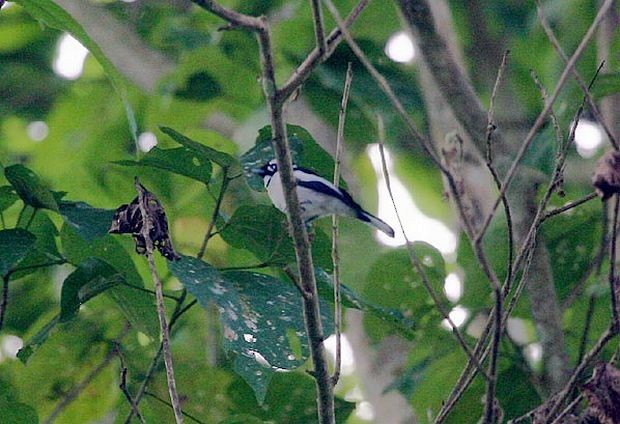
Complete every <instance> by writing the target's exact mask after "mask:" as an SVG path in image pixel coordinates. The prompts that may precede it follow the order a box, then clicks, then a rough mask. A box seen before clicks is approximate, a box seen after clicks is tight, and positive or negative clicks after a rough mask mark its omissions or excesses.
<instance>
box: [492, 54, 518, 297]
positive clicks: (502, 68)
mask: <svg viewBox="0 0 620 424" xmlns="http://www.w3.org/2000/svg"><path fill="white" fill-rule="evenodd" d="M509 54H510V50H506V51H505V52H504V56H502V62H501V64H500V65H499V69H498V70H497V78H496V79H495V85H494V86H493V92H492V94H491V101H490V102H489V112H488V117H487V120H488V122H487V152H486V153H487V154H486V165H487V168H489V172H491V176H492V177H493V181H495V186H496V187H497V189H498V190H501V188H502V182H501V179H500V178H499V174H498V173H497V170H496V169H495V166H494V165H493V149H492V147H493V146H492V143H491V141H492V140H493V132H494V131H495V130H496V128H497V125H496V124H495V120H494V116H493V115H494V109H495V97H496V96H497V91H498V89H499V85H500V83H501V81H502V77H503V75H504V71H505V70H506V65H507V63H508V55H509ZM502 203H503V205H504V214H505V215H506V228H507V233H508V235H507V236H508V259H507V266H506V270H507V275H506V281H511V280H512V261H513V259H514V232H513V228H512V213H511V211H510V205H509V204H508V199H507V198H506V195H505V194H504V195H503V196H502ZM507 291H510V285H509V284H508V285H507V287H506V289H505V290H504V292H507Z"/></svg>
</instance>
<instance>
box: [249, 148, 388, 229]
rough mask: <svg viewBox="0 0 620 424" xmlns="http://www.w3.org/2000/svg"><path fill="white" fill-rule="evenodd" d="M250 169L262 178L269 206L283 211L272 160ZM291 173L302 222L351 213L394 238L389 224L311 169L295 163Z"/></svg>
mask: <svg viewBox="0 0 620 424" xmlns="http://www.w3.org/2000/svg"><path fill="white" fill-rule="evenodd" d="M254 172H255V173H256V174H258V175H260V176H261V177H263V183H264V184H265V188H266V189H267V194H269V198H270V199H271V202H272V203H273V205H274V206H275V207H276V208H278V209H280V210H281V211H282V212H284V213H286V201H285V199H284V192H283V189H282V181H281V180H280V173H279V172H278V164H277V162H276V160H275V159H273V160H271V161H270V162H269V163H267V164H265V165H263V166H262V167H261V168H258V169H255V170H254ZM293 175H294V176H295V178H296V180H297V197H298V198H299V204H300V206H301V211H302V218H303V220H304V222H305V223H306V224H307V223H309V222H311V221H312V220H314V219H316V218H320V217H322V216H326V215H344V216H351V217H353V218H357V219H359V220H360V221H364V222H365V223H367V224H369V225H372V226H373V227H375V228H377V229H379V230H381V231H383V232H384V233H385V234H387V235H388V236H390V237H394V230H393V229H392V227H390V226H389V225H388V224H386V223H385V222H384V221H382V220H380V219H379V218H377V217H376V216H374V215H372V214H371V213H369V212H366V211H365V210H364V209H362V207H361V206H360V205H359V204H358V203H357V202H356V201H355V200H353V198H352V197H351V195H350V194H349V193H347V192H346V190H344V189H342V188H338V187H336V186H335V185H333V184H332V183H330V182H329V181H328V180H326V179H325V178H323V177H321V176H320V175H317V174H316V173H315V172H313V171H311V170H309V169H306V168H301V167H299V166H296V165H293Z"/></svg>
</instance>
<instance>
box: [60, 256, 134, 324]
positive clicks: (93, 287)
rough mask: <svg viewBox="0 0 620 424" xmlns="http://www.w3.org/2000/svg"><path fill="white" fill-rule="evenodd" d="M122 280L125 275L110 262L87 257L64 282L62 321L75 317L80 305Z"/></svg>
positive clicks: (61, 304) (61, 299) (61, 307)
mask: <svg viewBox="0 0 620 424" xmlns="http://www.w3.org/2000/svg"><path fill="white" fill-rule="evenodd" d="M121 281H124V280H123V277H122V276H121V275H120V274H119V273H118V271H116V270H115V269H114V268H112V267H111V266H110V265H109V264H107V263H105V262H104V261H102V260H101V259H97V258H88V259H86V260H85V261H84V262H82V263H81V264H79V265H78V267H77V269H76V270H75V271H73V272H72V273H71V274H69V276H68V277H67V278H66V279H65V281H64V282H63V283H62V290H61V292H60V322H61V323H64V322H67V321H69V320H71V319H73V318H75V317H76V316H77V314H78V311H79V310H80V305H82V304H83V303H86V302H87V301H88V300H89V299H92V298H93V297H95V296H96V295H98V294H99V293H102V292H104V291H105V290H107V289H109V288H111V287H113V286H114V285H116V284H119V283H120V282H121Z"/></svg>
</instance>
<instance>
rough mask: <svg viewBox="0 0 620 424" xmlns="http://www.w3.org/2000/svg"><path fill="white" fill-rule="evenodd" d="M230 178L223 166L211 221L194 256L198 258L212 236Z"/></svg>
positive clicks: (202, 254)
mask: <svg viewBox="0 0 620 424" xmlns="http://www.w3.org/2000/svg"><path fill="white" fill-rule="evenodd" d="M229 182H230V179H229V178H228V168H227V167H225V168H223V169H222V186H221V187H220V194H219V195H218V196H217V200H216V202H215V208H214V209H213V214H212V215H211V221H210V222H209V226H208V227H207V232H206V233H205V237H204V239H203V240H202V245H201V246H200V250H199V251H198V255H196V257H197V258H198V259H202V257H203V256H204V254H205V251H206V250H207V243H208V242H209V240H210V239H211V237H212V236H213V234H212V233H213V228H214V227H215V223H216V221H217V218H218V217H219V216H220V207H221V206H222V200H223V199H224V194H225V193H226V189H227V188H228V183H229Z"/></svg>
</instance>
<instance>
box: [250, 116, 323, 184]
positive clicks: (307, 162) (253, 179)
mask: <svg viewBox="0 0 620 424" xmlns="http://www.w3.org/2000/svg"><path fill="white" fill-rule="evenodd" d="M286 128H287V135H288V142H289V147H290V148H291V155H292V157H293V162H294V163H296V164H297V165H299V166H303V167H306V168H309V169H312V170H314V171H315V172H316V173H317V174H319V175H321V176H323V177H325V178H327V179H328V180H330V181H331V180H332V179H333V176H334V159H333V158H332V157H331V156H330V154H329V153H327V152H326V151H325V150H324V149H323V148H322V147H321V146H319V145H318V143H317V142H316V141H315V140H314V138H312V136H311V135H310V133H309V132H308V131H306V130H305V129H304V128H302V127H300V126H297V125H287V126H286ZM274 158H275V153H274V151H273V145H272V135H271V126H270V125H267V126H266V127H263V128H261V129H260V130H259V131H258V137H257V138H256V143H255V145H254V147H252V148H251V149H250V150H248V151H247V152H245V153H244V154H243V155H242V156H241V159H240V160H241V166H242V167H243V170H244V174H245V178H246V180H247V182H248V185H249V186H250V187H251V188H252V189H254V190H256V191H264V186H263V179H262V178H261V177H260V176H259V175H257V174H255V173H254V172H252V170H253V169H256V168H260V167H261V166H263V165H264V164H266V163H267V162H269V161H270V160H272V159H274Z"/></svg>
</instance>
